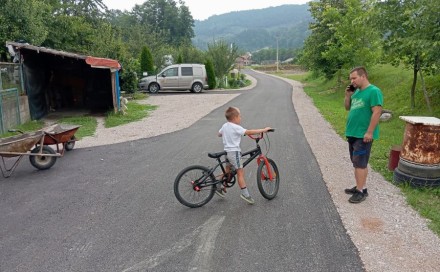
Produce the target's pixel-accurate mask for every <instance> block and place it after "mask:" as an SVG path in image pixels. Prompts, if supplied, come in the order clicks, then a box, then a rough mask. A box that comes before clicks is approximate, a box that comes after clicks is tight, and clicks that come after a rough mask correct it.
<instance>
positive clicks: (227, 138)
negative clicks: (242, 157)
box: [218, 122, 246, 152]
mask: <svg viewBox="0 0 440 272" xmlns="http://www.w3.org/2000/svg"><path fill="white" fill-rule="evenodd" d="M218 132H219V133H220V134H221V135H222V140H223V146H224V150H225V151H227V152H231V151H241V149H240V142H241V137H242V136H244V133H245V132H246V129H244V128H243V127H242V126H240V125H237V124H234V123H231V122H226V123H224V124H223V126H222V127H221V129H220V130H219V131H218Z"/></svg>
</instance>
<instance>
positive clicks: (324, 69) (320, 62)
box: [302, 0, 380, 81]
mask: <svg viewBox="0 0 440 272" xmlns="http://www.w3.org/2000/svg"><path fill="white" fill-rule="evenodd" d="M309 4H310V12H311V13H312V17H313V18H314V19H315V21H314V22H313V23H311V24H310V29H311V31H312V33H311V35H310V36H309V37H308V38H307V40H306V42H305V46H304V52H303V57H302V63H303V64H305V66H306V67H308V68H309V69H311V70H314V71H318V72H320V73H323V74H324V75H325V76H326V77H327V78H328V79H330V78H332V77H333V76H334V75H335V74H336V73H337V72H338V73H339V81H340V77H341V71H342V70H343V69H350V68H352V67H353V66H359V65H363V66H369V65H371V64H375V63H377V61H378V58H379V56H380V36H379V33H378V32H377V31H376V30H375V29H374V28H372V27H371V25H370V24H369V21H368V18H369V15H370V10H371V9H370V6H369V3H368V2H366V1H359V0H321V1H317V2H310V3H309Z"/></svg>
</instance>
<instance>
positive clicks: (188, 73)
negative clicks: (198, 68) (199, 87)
mask: <svg viewBox="0 0 440 272" xmlns="http://www.w3.org/2000/svg"><path fill="white" fill-rule="evenodd" d="M192 75H193V68H192V67H182V76H192Z"/></svg>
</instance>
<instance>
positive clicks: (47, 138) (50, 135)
mask: <svg viewBox="0 0 440 272" xmlns="http://www.w3.org/2000/svg"><path fill="white" fill-rule="evenodd" d="M79 127H80V126H78V125H65V124H62V125H60V124H55V125H52V126H50V127H47V128H44V129H43V131H44V134H45V135H44V142H43V144H44V145H56V144H60V143H61V144H65V143H67V142H70V141H72V139H73V136H74V135H75V133H76V131H77V130H78V128H79Z"/></svg>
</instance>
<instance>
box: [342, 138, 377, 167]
mask: <svg viewBox="0 0 440 272" xmlns="http://www.w3.org/2000/svg"><path fill="white" fill-rule="evenodd" d="M347 141H348V149H349V151H350V159H351V162H352V163H353V167H354V168H367V165H368V160H369V159H370V152H371V146H372V145H373V142H372V141H371V142H368V143H364V139H362V138H354V137H347Z"/></svg>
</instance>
